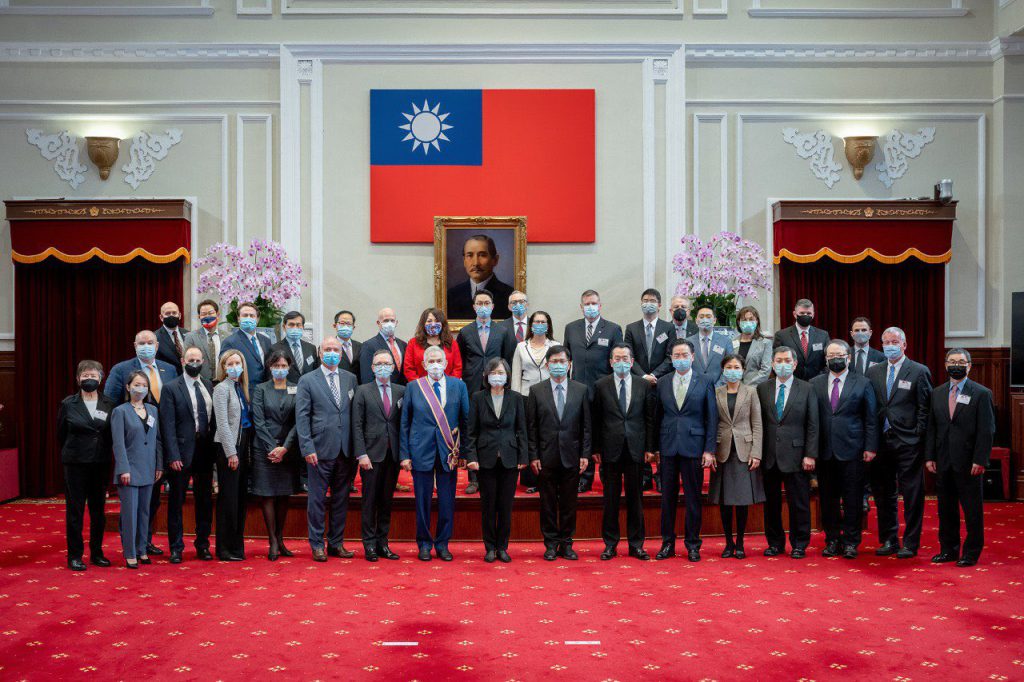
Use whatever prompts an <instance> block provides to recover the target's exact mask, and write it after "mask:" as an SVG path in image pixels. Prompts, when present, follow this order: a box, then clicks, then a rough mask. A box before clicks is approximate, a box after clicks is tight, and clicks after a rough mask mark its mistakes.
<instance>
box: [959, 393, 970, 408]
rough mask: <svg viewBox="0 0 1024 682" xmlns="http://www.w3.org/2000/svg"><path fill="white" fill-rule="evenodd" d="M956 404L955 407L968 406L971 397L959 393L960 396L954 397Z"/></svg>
mask: <svg viewBox="0 0 1024 682" xmlns="http://www.w3.org/2000/svg"><path fill="white" fill-rule="evenodd" d="M956 404H957V405H970V404H971V396H969V395H964V394H963V393H961V394H960V395H958V396H957V397H956Z"/></svg>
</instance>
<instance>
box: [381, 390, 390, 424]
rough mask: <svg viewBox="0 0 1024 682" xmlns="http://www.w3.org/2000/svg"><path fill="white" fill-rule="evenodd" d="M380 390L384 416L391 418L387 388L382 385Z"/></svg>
mask: <svg viewBox="0 0 1024 682" xmlns="http://www.w3.org/2000/svg"><path fill="white" fill-rule="evenodd" d="M380 390H381V393H383V397H382V400H383V401H384V416H385V417H390V416H391V398H390V397H389V396H388V387H387V386H385V385H383V384H382V385H381V387H380Z"/></svg>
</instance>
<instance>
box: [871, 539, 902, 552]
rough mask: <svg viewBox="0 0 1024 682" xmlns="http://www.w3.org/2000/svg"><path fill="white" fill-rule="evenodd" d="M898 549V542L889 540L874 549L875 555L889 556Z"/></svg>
mask: <svg viewBox="0 0 1024 682" xmlns="http://www.w3.org/2000/svg"><path fill="white" fill-rule="evenodd" d="M898 551H900V545H899V543H897V542H892V541H890V542H886V543H885V544H884V545H882V546H881V547H879V548H878V549H876V550H875V556H890V555H892V554H895V553H896V552H898Z"/></svg>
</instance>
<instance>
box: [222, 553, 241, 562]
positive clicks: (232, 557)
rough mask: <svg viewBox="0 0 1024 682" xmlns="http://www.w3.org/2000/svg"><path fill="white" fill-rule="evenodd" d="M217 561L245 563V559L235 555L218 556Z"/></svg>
mask: <svg viewBox="0 0 1024 682" xmlns="http://www.w3.org/2000/svg"><path fill="white" fill-rule="evenodd" d="M217 560H218V561H245V557H240V556H238V555H237V554H218V555H217Z"/></svg>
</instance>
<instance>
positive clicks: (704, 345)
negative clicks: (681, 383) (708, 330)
mask: <svg viewBox="0 0 1024 682" xmlns="http://www.w3.org/2000/svg"><path fill="white" fill-rule="evenodd" d="M708 341H709V339H708V337H706V336H705V337H704V338H703V339H701V342H700V352H701V354H702V355H703V356H704V366H705V367H707V365H708Z"/></svg>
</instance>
